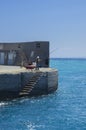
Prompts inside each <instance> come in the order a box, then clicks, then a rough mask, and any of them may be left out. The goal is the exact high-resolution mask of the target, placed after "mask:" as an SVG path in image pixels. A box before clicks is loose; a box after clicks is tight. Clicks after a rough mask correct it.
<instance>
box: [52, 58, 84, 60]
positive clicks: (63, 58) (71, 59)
mask: <svg viewBox="0 0 86 130" xmlns="http://www.w3.org/2000/svg"><path fill="white" fill-rule="evenodd" d="M50 60H86V58H50Z"/></svg>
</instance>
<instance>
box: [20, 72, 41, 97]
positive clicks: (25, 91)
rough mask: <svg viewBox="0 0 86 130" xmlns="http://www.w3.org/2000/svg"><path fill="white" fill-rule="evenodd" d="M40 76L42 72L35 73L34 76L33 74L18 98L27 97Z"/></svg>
mask: <svg viewBox="0 0 86 130" xmlns="http://www.w3.org/2000/svg"><path fill="white" fill-rule="evenodd" d="M42 75H43V73H42V72H36V74H34V76H33V77H32V78H31V79H30V80H29V82H28V83H27V84H26V85H25V87H24V88H23V89H22V90H21V91H20V93H19V96H21V97H22V96H29V94H30V92H31V91H32V90H33V89H34V87H35V85H36V84H37V83H38V81H39V80H40V78H41V77H42Z"/></svg>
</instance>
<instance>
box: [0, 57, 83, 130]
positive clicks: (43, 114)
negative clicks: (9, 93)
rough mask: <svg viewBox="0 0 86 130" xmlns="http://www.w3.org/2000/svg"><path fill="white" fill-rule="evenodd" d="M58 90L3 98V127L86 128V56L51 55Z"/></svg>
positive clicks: (0, 109)
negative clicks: (29, 95) (78, 57)
mask: <svg viewBox="0 0 86 130" xmlns="http://www.w3.org/2000/svg"><path fill="white" fill-rule="evenodd" d="M50 66H51V67H52V68H56V69H58V75H59V76H58V77H59V86H58V90H57V91H56V92H54V93H52V94H49V95H43V96H39V97H32V98H20V99H14V100H11V101H0V130H86V59H51V60H50Z"/></svg>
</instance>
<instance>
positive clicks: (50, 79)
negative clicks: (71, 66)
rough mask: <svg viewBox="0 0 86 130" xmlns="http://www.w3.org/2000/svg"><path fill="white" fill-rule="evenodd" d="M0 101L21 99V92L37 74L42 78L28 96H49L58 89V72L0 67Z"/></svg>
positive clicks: (53, 70)
mask: <svg viewBox="0 0 86 130" xmlns="http://www.w3.org/2000/svg"><path fill="white" fill-rule="evenodd" d="M0 67H1V68H2V69H1V68H0V69H1V70H0V99H1V98H4V97H5V98H10V97H19V95H18V94H19V92H20V91H21V90H22V89H23V88H24V87H25V85H27V83H28V82H29V80H30V79H31V78H32V77H33V76H34V75H35V74H37V73H39V72H42V76H41V77H40V79H39V80H38V81H37V82H36V84H35V85H34V88H33V89H32V91H31V92H30V93H29V94H28V96H36V95H42V94H48V93H51V92H54V91H56V89H57V88H58V71H57V70H55V69H51V68H40V69H39V70H33V71H31V70H27V69H25V68H20V67H14V66H0Z"/></svg>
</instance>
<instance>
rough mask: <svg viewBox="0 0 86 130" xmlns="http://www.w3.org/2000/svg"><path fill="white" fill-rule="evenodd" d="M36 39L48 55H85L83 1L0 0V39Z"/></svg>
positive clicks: (84, 8) (85, 33)
mask: <svg viewBox="0 0 86 130" xmlns="http://www.w3.org/2000/svg"><path fill="white" fill-rule="evenodd" d="M36 40H37V41H38V40H44V41H47V40H48V41H50V52H51V51H53V50H54V49H55V51H54V52H53V53H51V54H50V56H51V57H86V0H0V42H9V41H10V42H16V41H36Z"/></svg>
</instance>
